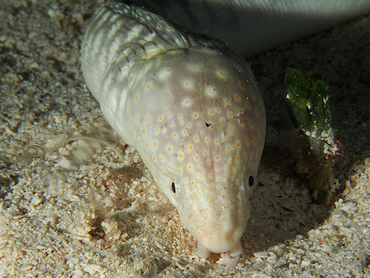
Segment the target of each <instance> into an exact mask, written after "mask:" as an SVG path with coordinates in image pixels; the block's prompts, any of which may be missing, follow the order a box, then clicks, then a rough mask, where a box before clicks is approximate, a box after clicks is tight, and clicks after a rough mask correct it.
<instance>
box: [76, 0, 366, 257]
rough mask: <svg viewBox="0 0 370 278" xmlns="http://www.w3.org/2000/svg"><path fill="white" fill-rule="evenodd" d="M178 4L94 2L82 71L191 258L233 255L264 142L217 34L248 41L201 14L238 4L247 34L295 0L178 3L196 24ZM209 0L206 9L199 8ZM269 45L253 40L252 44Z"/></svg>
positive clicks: (261, 124) (239, 68) (253, 89)
mask: <svg viewBox="0 0 370 278" xmlns="http://www.w3.org/2000/svg"><path fill="white" fill-rule="evenodd" d="M131 2H132V1H131ZM164 2H166V3H164ZM180 2H181V3H182V4H181V5H183V2H182V1H179V2H176V1H158V3H159V4H162V6H163V10H162V13H163V15H164V16H168V17H169V18H172V20H171V21H172V22H174V23H175V25H172V24H171V23H169V22H168V21H166V20H165V19H164V18H163V17H162V16H160V15H158V13H161V12H160V10H159V9H158V6H154V5H153V4H148V6H151V9H152V10H154V11H156V13H152V12H151V11H149V10H147V9H145V8H143V7H142V6H141V5H137V4H136V5H135V4H132V3H131V4H127V3H126V4H124V3H120V2H108V3H106V4H104V5H103V6H102V8H101V9H100V10H99V11H98V12H97V13H96V14H95V16H94V18H93V19H92V21H91V24H90V26H89V28H88V30H87V33H86V36H85V40H84V42H83V45H82V50H81V61H82V70H83V74H84V77H85V80H86V83H87V86H88V87H89V89H90V91H91V92H92V94H93V95H94V97H95V98H96V99H97V100H98V101H99V103H100V106H101V109H102V112H103V114H104V116H105V117H106V119H107V121H108V122H109V124H110V125H111V126H112V127H113V129H115V130H116V131H117V132H118V133H119V134H120V136H121V137H122V138H123V139H124V140H125V141H126V142H127V143H128V144H130V145H132V146H133V147H135V149H136V150H137V151H138V153H139V154H140V156H141V158H142V160H143V161H144V163H145V165H146V166H147V167H148V169H149V170H150V172H151V174H152V175H153V178H154V180H155V182H156V184H157V186H158V187H159V188H160V190H161V191H162V192H163V193H164V194H165V195H166V196H167V198H168V199H169V200H170V201H171V202H172V204H173V205H174V206H175V207H176V209H177V210H178V213H179V215H180V218H181V221H182V223H183V224H184V225H185V226H186V228H187V229H188V230H189V231H190V233H191V234H192V235H193V236H194V237H195V238H196V239H197V240H198V255H199V256H201V257H208V256H209V254H210V252H215V253H222V252H229V253H230V255H231V256H238V255H240V254H242V252H243V251H242V247H241V243H240V238H241V236H242V234H243V232H244V230H245V228H246V225H247V221H248V217H249V213H250V204H249V197H250V194H251V192H252V191H253V189H254V188H255V186H256V176H257V170H258V165H259V162H260V158H261V155H262V151H263V146H264V140H265V125H266V117H265V108H264V104H263V100H262V97H261V94H260V92H259V91H258V88H257V86H256V82H255V80H254V77H253V74H252V72H251V69H250V68H249V65H248V64H247V62H246V61H245V60H244V58H243V57H242V56H240V55H238V54H237V53H236V52H234V51H233V50H231V49H230V48H229V47H228V46H226V45H225V44H224V43H222V42H221V41H220V40H218V39H223V40H228V38H229V39H230V41H229V42H230V44H231V45H232V46H233V48H235V49H237V50H239V51H241V52H243V53H244V54H251V53H254V52H256V50H255V49H253V45H252V44H251V43H249V44H247V46H248V45H249V46H248V47H247V48H248V49H249V50H247V51H246V47H245V45H244V42H245V41H248V40H249V38H248V34H244V38H242V39H241V41H242V43H238V42H237V40H235V34H236V33H233V32H232V31H230V33H229V35H230V36H228V35H223V34H227V32H226V33H225V32H223V31H222V32H221V31H220V32H218V33H217V31H215V30H217V28H214V27H209V25H207V24H208V23H205V19H206V18H203V17H204V16H202V15H204V14H205V13H206V14H207V16H208V17H212V16H215V15H217V13H216V12H215V11H216V10H217V9H221V8H222V9H223V10H225V11H228V12H225V13H220V14H219V16H220V18H221V19H222V18H223V17H225V18H226V14H228V16H227V18H229V19H228V20H231V19H230V16H231V18H234V20H242V19H241V18H239V17H240V15H238V16H236V15H237V14H239V10H242V7H246V6H248V7H249V8H248V9H249V13H248V12H247V13H245V14H246V15H245V16H246V18H247V21H246V22H248V20H250V19H249V18H248V16H251V17H252V18H251V19H253V17H254V18H255V19H257V20H255V21H254V23H253V24H254V25H253V24H251V25H250V27H251V28H252V30H251V32H252V33H253V32H254V31H253V28H254V27H253V26H256V25H258V21H259V19H260V18H261V15H264V14H265V15H266V14H268V11H269V9H267V8H266V7H272V5H271V3H272V2H274V3H280V5H281V3H284V2H286V3H289V4H291V3H294V2H299V3H303V1H280V0H279V1H272V0H271V1H258V2H259V3H257V2H256V1H222V2H221V1H185V2H186V3H187V4H188V5H187V8H186V9H185V8H183V9H182V12H183V13H184V14H188V13H192V14H193V15H192V16H195V18H196V19H194V20H198V21H199V22H200V23H199V24H195V25H196V26H195V27H194V22H193V21H191V20H190V21H189V18H192V17H190V15H189V14H188V15H187V17H186V19H185V20H183V19H182V17H181V16H180V14H179V13H176V12H178V11H179V8H178V7H177V6H176V5H180V4H179V3H180ZM212 2H214V3H216V4H217V5H216V6H215V7H217V9H216V10H212V9H211V8H209V7H211V3H212ZM306 2H310V1H306ZM326 2H328V3H331V4H333V1H331V0H327V1H326ZM339 2H349V1H345V0H339ZM358 2H361V1H358ZM369 2H370V1H369ZM176 3H177V4H176ZM221 3H223V4H221ZM226 4H227V5H228V8H227V9H226V6H224V5H226ZM181 5H180V6H181ZM204 5H205V6H206V7H207V9H205V8H204V7H205V6H204ZM238 5H239V6H240V7H239V6H238ZM253 5H255V6H253ZM302 5H303V4H302ZM192 6H194V7H198V9H195V10H194V9H193V8H191V7H192ZM306 6H307V4H306ZM220 7H221V8H220ZM294 7H296V6H294ZM293 10H294V9H293ZM237 11H238V12H237ZM266 11H267V12H266ZM244 12H245V11H244ZM171 13H172V17H171V16H170V14H171ZM199 13H200V16H199ZM207 20H209V18H208V19H207ZM225 20H226V19H225ZM213 22H214V23H215V24H216V25H217V24H222V20H219V22H218V23H216V22H215V21H213ZM225 22H226V23H227V22H228V21H225ZM243 22H244V21H243ZM256 22H257V23H256ZM332 22H333V21H331V23H332ZM244 23H245V22H244ZM244 23H243V24H244ZM227 24H228V23H227ZM263 24H264V23H262V25H263ZM179 25H181V26H183V27H187V28H191V29H193V31H199V32H202V33H207V30H208V31H209V34H210V35H212V36H215V37H217V38H218V39H210V38H207V37H205V36H202V35H196V34H195V33H192V32H187V31H185V30H184V29H183V28H182V27H179ZM207 26H208V27H207ZM229 27H230V26H229ZM231 27H232V26H231ZM245 27H246V28H247V29H248V26H245ZM243 28H244V27H243ZM243 28H240V30H241V31H243V30H244V29H243ZM226 29H227V28H226ZM229 29H230V28H229ZM262 29H263V28H262ZM240 30H239V32H240ZM239 34H240V33H239ZM258 36H259V37H261V35H258ZM258 36H256V35H255V36H254V38H258ZM239 39H240V37H239ZM262 41H263V40H262ZM269 44H270V43H267V44H266V43H265V45H263V43H262V45H261V49H263V48H266V47H269V46H270V45H269Z"/></svg>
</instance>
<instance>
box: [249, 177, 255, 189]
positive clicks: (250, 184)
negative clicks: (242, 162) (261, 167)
mask: <svg viewBox="0 0 370 278" xmlns="http://www.w3.org/2000/svg"><path fill="white" fill-rule="evenodd" d="M248 185H249V186H250V187H252V186H253V185H254V177H253V176H252V175H250V176H249V178H248Z"/></svg>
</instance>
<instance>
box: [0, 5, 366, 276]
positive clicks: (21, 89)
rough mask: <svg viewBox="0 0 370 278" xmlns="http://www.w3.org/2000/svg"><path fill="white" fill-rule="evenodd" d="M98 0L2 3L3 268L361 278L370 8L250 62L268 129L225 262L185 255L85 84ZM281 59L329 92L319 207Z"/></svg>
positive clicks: (189, 241) (42, 272)
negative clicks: (331, 143) (233, 254)
mask: <svg viewBox="0 0 370 278" xmlns="http://www.w3.org/2000/svg"><path fill="white" fill-rule="evenodd" d="M101 3H102V1H96V2H95V1H81V2H80V1H72V0H70V1H67V0H64V1H49V0H43V1H34V0H24V1H23V0H18V1H5V0H2V1H0V7H1V8H0V18H1V20H0V30H1V31H0V61H1V62H0V63H1V66H0V80H1V81H0V88H1V92H0V94H1V95H0V96H1V109H0V113H1V114H0V130H1V132H0V138H1V139H0V142H1V144H0V158H1V163H0V167H1V168H0V174H1V175H0V186H1V188H0V206H1V209H0V277H234V276H235V277H366V276H367V277H370V268H369V265H370V208H369V206H370V181H369V179H370V144H369V141H370V20H369V16H366V15H365V16H363V17H360V18H358V19H356V20H352V21H350V22H348V23H345V24H342V25H340V26H337V27H335V28H334V29H331V30H328V31H325V32H321V33H319V34H317V35H313V36H311V37H309V38H306V39H303V40H300V41H297V42H294V43H291V44H287V45H285V46H283V47H280V48H278V49H276V50H272V51H270V52H267V53H264V54H262V55H259V56H255V57H251V58H249V59H248V60H249V62H250V63H251V64H252V68H253V70H254V73H255V75H256V79H257V81H258V84H259V87H260V89H261V91H262V93H263V97H264V99H265V103H266V110H267V139H266V147H265V151H264V155H263V158H262V162H261V167H260V175H259V180H260V184H259V186H258V187H257V188H256V190H255V191H254V194H253V197H252V198H251V202H252V213H251V217H250V221H249V223H248V228H247V230H246V232H245V233H244V236H243V247H244V250H245V252H246V254H245V255H244V256H242V257H241V258H240V260H239V262H238V264H237V265H236V267H235V268H231V269H228V270H226V269H225V267H224V266H223V265H222V260H223V259H222V258H221V257H220V255H213V256H212V257H211V258H210V259H200V258H198V257H197V256H195V255H194V253H195V250H196V241H195V240H194V239H193V238H192V236H190V234H189V233H188V232H187V231H186V230H185V229H184V228H183V226H182V225H181V223H180V222H179V218H178V215H177V212H176V211H175V209H174V208H173V207H172V205H171V204H170V203H169V202H168V201H167V200H166V199H165V198H164V197H163V196H162V195H161V193H160V192H158V190H157V189H156V187H155V186H154V185H153V184H152V183H151V182H150V181H149V180H148V179H147V178H149V177H148V175H147V174H143V171H142V170H143V167H142V166H141V164H140V159H139V157H138V155H137V154H136V153H135V152H134V150H133V149H132V148H131V147H128V146H125V144H124V142H120V140H119V138H118V137H117V135H116V134H115V133H114V132H112V130H111V129H110V128H109V126H108V125H107V123H106V122H105V120H104V119H103V117H102V114H101V111H100V109H99V105H98V103H97V102H96V101H95V99H94V98H93V97H92V95H90V93H89V92H88V91H87V89H86V88H85V87H84V80H83V76H82V73H81V69H80V62H79V56H80V55H79V49H80V45H81V42H82V38H83V34H84V32H85V30H86V26H87V23H88V22H89V19H90V18H91V16H92V14H93V12H94V11H96V10H97V9H98V7H99V6H100V4H101ZM287 66H292V67H296V68H298V69H300V70H302V71H304V72H307V71H310V70H312V71H313V72H314V74H315V75H316V76H317V77H319V78H320V79H323V80H325V81H326V83H327V84H328V85H329V86H330V89H331V90H332V95H333V103H334V108H333V114H334V116H333V117H334V120H335V123H336V127H337V132H338V135H339V136H340V138H341V140H342V141H343V142H344V143H345V149H344V155H343V157H342V158H340V159H338V160H337V161H336V162H335V163H334V165H333V167H332V169H330V171H329V172H332V174H333V178H332V180H331V182H330V183H328V184H327V192H328V194H329V195H330V197H331V198H332V202H330V203H328V204H324V205H320V204H318V203H317V202H315V200H314V199H313V197H312V184H311V181H312V179H314V177H315V174H313V173H310V172H309V171H308V172H307V173H306V169H307V165H306V163H305V159H304V157H303V158H302V156H300V155H299V151H298V145H297V144H296V141H295V138H294V136H293V132H292V124H291V121H290V119H289V117H288V113H287V109H286V106H285V103H284V71H285V68H286V67H287ZM81 136H86V137H89V138H92V139H90V140H77V139H78V137H81ZM93 139H95V141H94V140H93ZM97 140H105V141H106V142H109V144H110V146H109V147H106V145H104V144H102V143H99V142H98V141H97ZM144 173H145V172H144Z"/></svg>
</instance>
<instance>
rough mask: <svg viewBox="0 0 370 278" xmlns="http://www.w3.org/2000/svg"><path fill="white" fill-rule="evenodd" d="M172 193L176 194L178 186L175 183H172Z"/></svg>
mask: <svg viewBox="0 0 370 278" xmlns="http://www.w3.org/2000/svg"><path fill="white" fill-rule="evenodd" d="M172 192H173V193H176V186H175V183H174V182H173V183H172Z"/></svg>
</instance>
